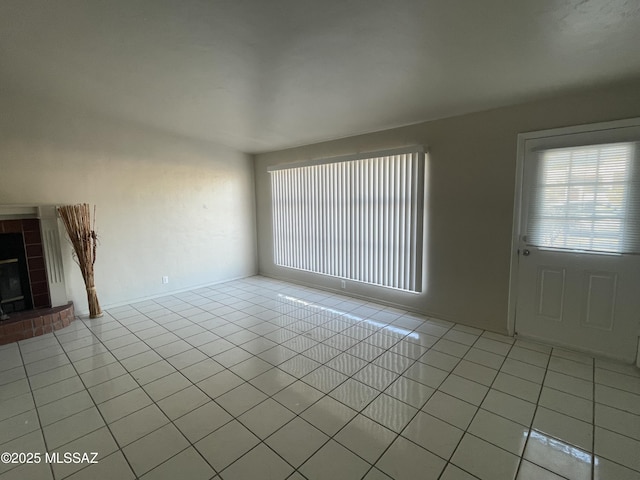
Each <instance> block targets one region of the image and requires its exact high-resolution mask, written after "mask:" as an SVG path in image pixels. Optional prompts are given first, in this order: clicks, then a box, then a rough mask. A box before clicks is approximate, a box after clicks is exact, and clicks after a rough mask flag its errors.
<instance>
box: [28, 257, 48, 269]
mask: <svg viewBox="0 0 640 480" xmlns="http://www.w3.org/2000/svg"><path fill="white" fill-rule="evenodd" d="M28 262H29V271H32V270H43V269H44V258H42V257H34V258H29V260H28Z"/></svg>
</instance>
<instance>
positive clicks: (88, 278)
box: [58, 203, 102, 318]
mask: <svg viewBox="0 0 640 480" xmlns="http://www.w3.org/2000/svg"><path fill="white" fill-rule="evenodd" d="M58 212H59V213H60V217H61V218H62V222H63V223H64V227H65V228H66V230H67V235H69V240H70V241H71V244H72V245H73V249H74V251H75V260H76V262H77V263H78V266H79V267H80V271H81V272H82V278H83V279H84V285H85V287H86V288H87V299H88V301H89V316H90V317H91V318H96V317H100V316H102V310H101V309H100V303H99V302H98V295H97V294H96V287H95V283H94V279H93V264H94V263H95V262H96V247H97V238H98V237H97V235H96V232H95V229H94V227H95V217H96V210H95V206H94V208H93V220H94V225H92V224H91V213H90V210H89V205H88V204H86V203H83V204H78V205H65V206H62V207H58Z"/></svg>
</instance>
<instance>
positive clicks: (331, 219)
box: [270, 149, 425, 292]
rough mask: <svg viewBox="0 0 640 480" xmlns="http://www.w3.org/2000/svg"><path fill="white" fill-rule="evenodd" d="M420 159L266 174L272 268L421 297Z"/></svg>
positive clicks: (345, 162)
mask: <svg viewBox="0 0 640 480" xmlns="http://www.w3.org/2000/svg"><path fill="white" fill-rule="evenodd" d="M424 162H425V155H424V153H423V151H422V150H419V149H412V150H404V151H394V152H381V153H377V154H371V155H367V156H366V157H365V158H362V157H360V158H355V159H354V158H353V157H351V158H342V159H329V160H322V161H315V162H308V163H305V164H294V165H288V166H283V167H275V168H271V169H270V174H271V195H272V206H273V242H274V252H273V253H274V260H275V263H276V265H279V266H283V267H288V268H295V269H300V270H306V271H310V272H315V273H320V274H325V275H331V276H334V277H339V278H344V279H349V280H354V281H359V282H365V283H369V284H373V285H380V286H384V287H391V288H397V289H401V290H407V291H411V292H419V291H421V288H422V286H421V280H422V268H421V266H422V244H423V208H424V205H423V204H424V172H425V165H424Z"/></svg>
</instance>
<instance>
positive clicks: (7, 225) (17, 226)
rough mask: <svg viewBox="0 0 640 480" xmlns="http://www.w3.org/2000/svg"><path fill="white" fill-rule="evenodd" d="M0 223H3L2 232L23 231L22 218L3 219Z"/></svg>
mask: <svg viewBox="0 0 640 480" xmlns="http://www.w3.org/2000/svg"><path fill="white" fill-rule="evenodd" d="M0 225H2V233H22V224H21V223H20V220H3V221H2V222H0Z"/></svg>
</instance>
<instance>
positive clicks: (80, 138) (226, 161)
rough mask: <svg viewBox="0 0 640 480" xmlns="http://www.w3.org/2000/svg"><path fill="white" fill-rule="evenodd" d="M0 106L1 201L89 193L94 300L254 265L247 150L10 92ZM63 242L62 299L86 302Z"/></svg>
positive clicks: (43, 200)
mask: <svg viewBox="0 0 640 480" xmlns="http://www.w3.org/2000/svg"><path fill="white" fill-rule="evenodd" d="M0 111H2V115H0V205H2V204H30V205H37V204H57V205H61V204H72V203H85V202H86V203H90V204H95V205H96V206H97V220H96V230H97V232H98V235H99V242H100V243H99V247H98V252H97V261H96V265H95V269H96V286H97V290H98V296H99V299H100V302H101V304H102V305H103V306H109V305H114V304H120V303H123V302H127V301H130V300H134V299H139V298H145V297H149V296H155V295H160V294H164V293H168V292H172V291H177V290H181V289H185V288H188V287H193V286H198V285H203V284H209V283H214V282H219V281H223V280H228V279H232V278H237V277H244V276H248V275H252V274H255V273H256V245H255V211H254V210H255V208H254V207H255V199H254V179H253V165H252V161H251V158H250V157H249V156H248V155H245V154H243V153H241V152H238V151H234V150H231V149H228V148H225V147H222V146H217V145H212V144H210V143H203V142H198V141H195V140H191V139H187V138H182V137H176V136H172V135H170V134H165V133H163V132H159V131H154V130H151V129H146V128H143V127H141V126H137V125H129V124H123V123H120V122H117V121H112V120H110V119H107V118H101V117H99V116H97V115H95V114H90V113H88V112H85V111H81V110H75V109H69V108H65V107H62V106H60V105H57V104H51V103H46V102H43V101H41V100H37V99H33V98H26V97H23V96H20V95H16V94H12V95H11V96H9V95H4V96H2V97H0ZM63 249H64V252H63V253H64V255H65V265H64V267H65V277H66V281H67V289H68V292H69V296H70V299H71V300H73V301H74V303H75V304H76V311H78V312H85V311H87V310H88V307H87V302H86V296H85V291H84V285H83V283H82V278H81V275H80V271H79V269H78V267H77V266H76V265H75V264H74V263H73V261H72V258H71V251H70V246H69V245H68V242H63ZM163 275H168V276H169V283H168V284H166V285H163V284H162V283H161V278H162V276H163Z"/></svg>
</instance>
